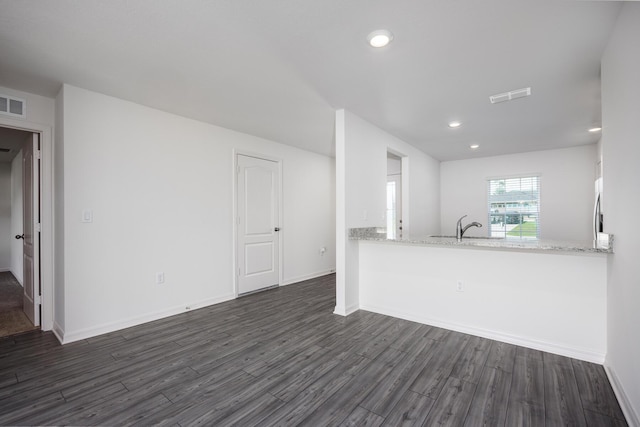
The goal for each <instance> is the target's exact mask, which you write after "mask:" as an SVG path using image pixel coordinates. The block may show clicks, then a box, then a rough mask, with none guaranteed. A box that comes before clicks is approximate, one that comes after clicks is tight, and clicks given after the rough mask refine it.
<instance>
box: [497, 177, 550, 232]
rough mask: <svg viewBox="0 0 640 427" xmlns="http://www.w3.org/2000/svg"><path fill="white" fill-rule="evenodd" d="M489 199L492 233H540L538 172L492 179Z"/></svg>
mask: <svg viewBox="0 0 640 427" xmlns="http://www.w3.org/2000/svg"><path fill="white" fill-rule="evenodd" d="M487 200H488V216H489V221H488V223H489V235H490V236H491V237H503V238H507V239H537V238H538V237H540V222H539V219H540V177H539V176H524V177H518V178H497V179H489V180H487Z"/></svg>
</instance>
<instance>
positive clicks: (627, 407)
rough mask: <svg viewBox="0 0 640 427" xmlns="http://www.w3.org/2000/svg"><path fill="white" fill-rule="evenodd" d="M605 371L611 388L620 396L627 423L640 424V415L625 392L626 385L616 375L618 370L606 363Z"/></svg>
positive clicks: (631, 424) (617, 396) (619, 399)
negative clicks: (623, 385)
mask: <svg viewBox="0 0 640 427" xmlns="http://www.w3.org/2000/svg"><path fill="white" fill-rule="evenodd" d="M604 371H605V373H606V374H607V377H608V378H609V382H610V383H611V388H613V393H614V394H615V395H616V398H618V403H619V404H620V408H621V409H622V413H623V414H624V417H625V418H626V421H627V424H629V425H630V426H640V415H638V413H637V412H636V411H635V409H634V408H633V404H632V403H631V401H630V400H629V397H628V396H627V394H626V393H625V392H624V387H622V384H621V383H620V380H619V379H618V376H617V375H616V371H615V370H614V369H613V368H612V367H611V366H609V365H607V364H605V365H604Z"/></svg>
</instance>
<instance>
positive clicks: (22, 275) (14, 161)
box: [0, 127, 41, 337]
mask: <svg viewBox="0 0 640 427" xmlns="http://www.w3.org/2000/svg"><path fill="white" fill-rule="evenodd" d="M39 144H40V135H39V134H38V133H33V132H29V131H26V130H20V129H12V128H7V127H0V337H6V336H11V335H16V334H20V333H24V332H29V331H32V330H36V329H39V328H40V318H41V309H40V300H39V297H40V293H41V292H40V280H39V277H40V274H39V273H40V271H39V269H40V263H39V258H40V257H39V255H40V249H39V247H40V245H39V243H40V235H39V232H36V233H34V227H33V224H34V222H37V223H38V224H39V223H40V219H39V212H40V211H39V208H38V206H39V203H38V201H39V189H40V186H39V170H40V159H39V158H38V156H37V155H36V156H35V157H34V155H33V153H34V152H35V153H37V152H38V151H39ZM34 146H35V151H34ZM25 153H27V154H26V156H25ZM29 153H31V154H29ZM25 166H26V167H25ZM34 174H36V175H35V176H34ZM25 175H28V177H26V179H25ZM34 178H35V179H34ZM34 199H36V200H35V203H34ZM25 208H26V209H25ZM27 210H28V211H30V212H29V213H28V215H26V216H27V226H26V227H25V212H26V211H27ZM34 214H35V215H34ZM25 247H26V248H27V249H26V251H25ZM25 261H26V264H25ZM35 269H37V271H35Z"/></svg>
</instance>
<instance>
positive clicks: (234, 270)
mask: <svg viewBox="0 0 640 427" xmlns="http://www.w3.org/2000/svg"><path fill="white" fill-rule="evenodd" d="M238 156H248V157H255V158H257V159H262V160H267V161H271V162H275V163H277V165H278V175H279V177H280V179H279V181H280V182H278V185H277V189H278V193H279V197H278V223H279V224H280V232H278V233H277V236H278V286H281V285H282V277H283V274H282V273H283V267H284V264H283V262H282V261H283V259H282V258H283V257H282V254H283V238H282V233H286V228H285V227H283V224H284V222H283V221H282V218H283V214H282V205H283V203H282V194H283V191H282V189H283V187H282V183H283V181H284V180H283V177H282V159H280V158H277V157H273V156H268V155H265V154H263V153H257V152H254V151H246V150H241V149H234V150H233V160H232V161H233V163H232V164H233V168H231V173H232V174H233V177H232V180H231V181H232V182H233V201H232V212H233V215H232V218H231V221H232V225H233V228H232V230H233V236H232V238H231V240H232V242H233V262H232V263H231V264H232V270H231V275H232V276H231V277H233V294H234V296H235V297H236V298H238V265H239V264H238V173H237V171H238Z"/></svg>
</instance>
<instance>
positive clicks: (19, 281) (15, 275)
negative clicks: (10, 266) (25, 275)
mask: <svg viewBox="0 0 640 427" xmlns="http://www.w3.org/2000/svg"><path fill="white" fill-rule="evenodd" d="M9 271H11V274H13V277H15V279H16V280H17V281H18V283H20V286H22V287H23V288H24V285H23V284H22V277H18V275H17V274H16V272H15V271H13V270H9ZM20 276H22V273H20Z"/></svg>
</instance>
